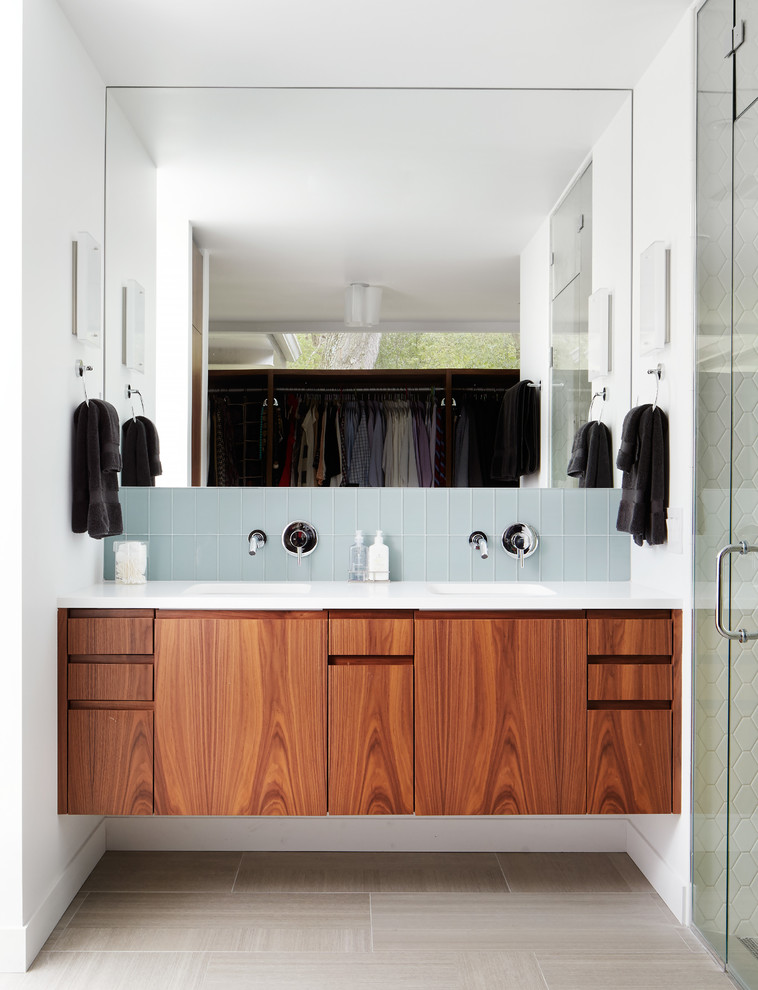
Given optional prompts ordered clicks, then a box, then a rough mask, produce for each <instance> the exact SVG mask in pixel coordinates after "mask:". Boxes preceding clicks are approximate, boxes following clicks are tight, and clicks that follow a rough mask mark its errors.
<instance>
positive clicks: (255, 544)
mask: <svg viewBox="0 0 758 990" xmlns="http://www.w3.org/2000/svg"><path fill="white" fill-rule="evenodd" d="M247 543H248V547H249V550H248V553H249V554H250V556H251V557H254V556H255V555H256V553H258V551H259V550H261V549H262V548H263V547H264V546H265V544H266V534H265V533H264V532H263V530H262V529H254V530H253V531H252V533H249V534H248V537H247Z"/></svg>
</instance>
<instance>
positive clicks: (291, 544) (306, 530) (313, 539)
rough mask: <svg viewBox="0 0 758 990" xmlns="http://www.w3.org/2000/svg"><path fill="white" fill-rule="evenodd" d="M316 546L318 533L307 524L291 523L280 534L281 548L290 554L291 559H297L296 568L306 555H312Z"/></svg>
mask: <svg viewBox="0 0 758 990" xmlns="http://www.w3.org/2000/svg"><path fill="white" fill-rule="evenodd" d="M317 544H318V533H317V532H316V530H315V528H314V527H313V526H311V524H310V523H307V522H291V523H290V524H289V525H288V526H286V527H285V529H284V532H283V533H282V546H283V547H284V549H285V550H286V551H287V553H291V554H292V555H293V557H297V565H298V567H299V566H300V563H301V561H302V559H303V557H307V556H308V554H310V553H313V551H314V550H315V549H316V546H317Z"/></svg>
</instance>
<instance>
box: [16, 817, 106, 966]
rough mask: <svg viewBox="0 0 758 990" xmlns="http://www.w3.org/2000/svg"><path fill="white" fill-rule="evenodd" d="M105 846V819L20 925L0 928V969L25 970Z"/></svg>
mask: <svg viewBox="0 0 758 990" xmlns="http://www.w3.org/2000/svg"><path fill="white" fill-rule="evenodd" d="M105 850H106V827H105V820H104V819H103V820H101V821H100V822H99V823H98V825H97V827H96V828H95V830H94V832H92V833H90V835H89V836H88V837H87V839H86V840H85V841H84V843H83V844H82V845H81V847H80V848H79V850H78V852H77V853H76V854H75V856H74V857H73V859H72V860H71V861H70V862H69V863H68V865H67V866H66V868H65V869H64V871H63V874H62V875H61V877H60V878H59V879H58V881H57V882H56V883H55V884H54V886H53V888H52V889H51V891H50V893H49V894H48V895H47V897H46V898H45V900H44V901H43V902H42V904H41V905H40V906H39V908H38V909H37V910H36V911H35V912H34V914H33V915H32V917H31V918H30V919H29V921H28V922H27V923H26V924H25V925H24V926H23V927H22V928H6V929H0V973H24V972H26V970H27V969H28V968H29V966H31V964H32V962H33V961H34V958H35V956H36V955H37V953H38V952H39V950H40V949H41V948H42V946H43V945H44V944H45V942H46V941H47V939H48V937H49V935H50V932H52V930H53V929H54V928H55V926H56V925H57V924H58V921H59V920H60V918H61V915H62V914H63V912H64V911H65V910H66V908H67V907H68V906H69V904H70V903H71V901H72V900H73V898H74V896H75V895H76V894H77V893H78V891H79V888H80V887H81V885H82V884H83V883H84V881H85V880H86V879H87V877H88V876H89V874H90V873H91V872H92V870H93V869H94V867H95V864H96V863H97V861H98V860H99V859H100V857H101V856H102V855H103V853H104V852H105Z"/></svg>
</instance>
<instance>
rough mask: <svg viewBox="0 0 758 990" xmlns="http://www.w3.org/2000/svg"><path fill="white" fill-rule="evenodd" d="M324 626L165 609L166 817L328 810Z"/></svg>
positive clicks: (158, 730)
mask: <svg viewBox="0 0 758 990" xmlns="http://www.w3.org/2000/svg"><path fill="white" fill-rule="evenodd" d="M326 623H327V617H326V614H325V613H323V612H211V611H208V612H180V611H176V612H173V611H164V610H158V612H157V615H156V622H155V663H156V679H155V696H156V704H155V813H156V814H159V815H324V814H326V810H327V808H326Z"/></svg>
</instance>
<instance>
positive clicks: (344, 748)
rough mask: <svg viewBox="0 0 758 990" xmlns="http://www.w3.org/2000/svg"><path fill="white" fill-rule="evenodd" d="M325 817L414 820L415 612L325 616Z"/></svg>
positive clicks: (348, 613)
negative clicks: (355, 816)
mask: <svg viewBox="0 0 758 990" xmlns="http://www.w3.org/2000/svg"><path fill="white" fill-rule="evenodd" d="M329 813H330V814H332V815H410V814H413V613H412V612H385V611H383V612H381V613H378V614H372V615H367V614H366V613H365V612H330V613H329Z"/></svg>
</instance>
